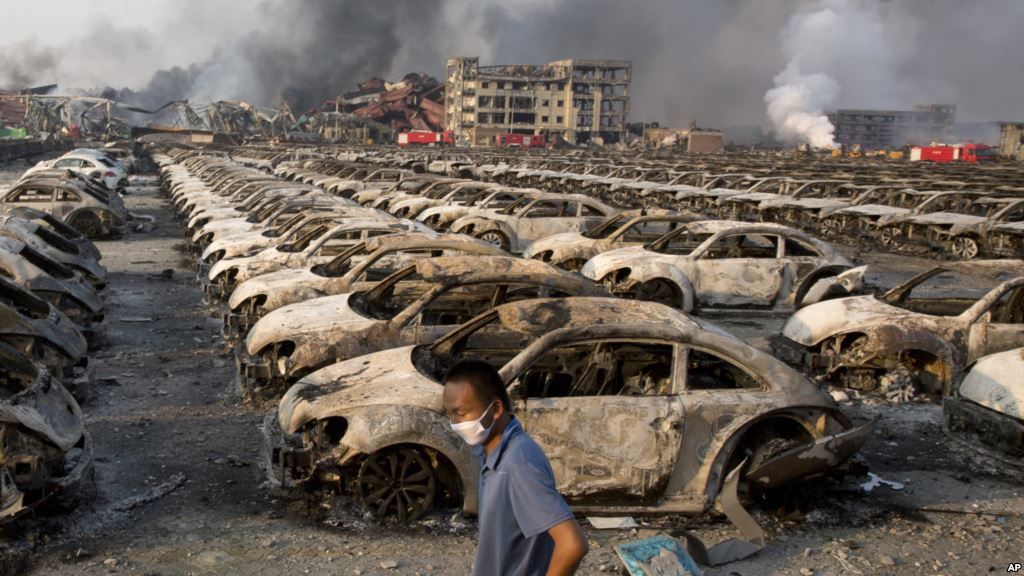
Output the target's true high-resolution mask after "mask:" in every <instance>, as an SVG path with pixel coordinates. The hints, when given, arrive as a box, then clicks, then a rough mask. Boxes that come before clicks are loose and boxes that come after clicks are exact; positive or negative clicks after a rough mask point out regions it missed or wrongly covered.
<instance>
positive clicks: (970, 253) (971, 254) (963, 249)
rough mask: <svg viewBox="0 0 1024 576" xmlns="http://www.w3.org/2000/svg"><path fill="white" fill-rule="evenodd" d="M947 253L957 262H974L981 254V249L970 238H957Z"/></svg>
mask: <svg viewBox="0 0 1024 576" xmlns="http://www.w3.org/2000/svg"><path fill="white" fill-rule="evenodd" d="M949 251H950V253H952V254H953V257H954V258H956V259H957V260H974V259H975V258H977V257H978V254H979V253H981V247H980V246H978V241H977V240H975V239H974V238H971V237H970V236H957V237H956V238H953V242H952V243H951V244H950V245H949Z"/></svg>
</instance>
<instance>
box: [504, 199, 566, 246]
mask: <svg viewBox="0 0 1024 576" xmlns="http://www.w3.org/2000/svg"><path fill="white" fill-rule="evenodd" d="M514 226H515V233H516V237H517V240H518V242H517V245H518V246H520V247H522V246H526V245H527V244H529V243H531V242H534V241H536V240H539V239H541V238H545V237H547V236H551V235H553V234H558V233H561V232H579V230H580V217H579V203H577V202H574V201H571V200H562V199H545V200H538V201H537V202H534V203H533V205H532V206H530V207H528V208H526V209H525V210H524V211H523V212H522V213H521V214H520V215H519V216H517V217H516V218H515V223H514Z"/></svg>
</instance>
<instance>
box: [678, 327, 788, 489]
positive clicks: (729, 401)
mask: <svg viewBox="0 0 1024 576" xmlns="http://www.w3.org/2000/svg"><path fill="white" fill-rule="evenodd" d="M680 355H681V361H680V364H681V365H682V366H683V369H682V374H681V376H682V381H681V386H680V389H681V390H682V395H681V397H680V398H681V401H682V403H683V410H684V412H685V413H686V421H685V422H684V428H683V445H682V447H681V449H680V455H681V458H680V461H679V463H678V465H677V470H676V472H675V474H673V476H672V480H671V482H670V483H669V486H668V488H667V490H668V492H669V493H670V494H702V493H703V492H704V488H705V484H706V474H705V472H706V471H707V469H708V466H709V465H710V463H711V462H712V461H713V459H714V457H715V454H716V453H717V451H718V450H719V449H720V448H721V446H722V444H723V443H724V442H726V441H727V440H728V439H729V436H730V434H731V432H732V431H733V430H734V429H735V427H736V426H737V425H741V424H742V423H743V422H745V421H746V420H745V419H744V415H746V414H750V413H751V412H752V411H755V410H760V409H761V407H763V406H768V405H771V404H772V403H773V402H774V401H777V398H773V394H777V393H773V392H771V391H770V389H769V387H768V385H767V383H765V382H763V381H762V380H761V379H760V378H758V377H757V376H755V375H754V374H753V372H751V371H749V370H746V369H745V368H743V367H742V366H740V365H739V364H737V363H736V362H734V361H732V360H730V359H728V358H726V357H724V356H722V355H721V354H719V353H717V352H715V351H712V350H707V349H703V348H699V347H696V346H687V347H686V348H684V349H683V350H682V351H681V354H680Z"/></svg>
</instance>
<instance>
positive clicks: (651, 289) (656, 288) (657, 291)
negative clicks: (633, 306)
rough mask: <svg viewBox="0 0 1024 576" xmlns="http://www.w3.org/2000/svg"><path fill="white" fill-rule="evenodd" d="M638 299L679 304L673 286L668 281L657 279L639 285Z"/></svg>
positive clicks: (673, 305)
mask: <svg viewBox="0 0 1024 576" xmlns="http://www.w3.org/2000/svg"><path fill="white" fill-rule="evenodd" d="M636 299H637V300H643V301H646V302H657V303H659V304H665V305H668V306H672V307H676V306H678V304H679V302H678V299H677V298H676V294H675V290H673V289H672V286H670V285H669V284H668V283H667V282H662V281H657V280H654V281H651V282H644V283H643V284H641V285H640V286H639V287H637V289H636Z"/></svg>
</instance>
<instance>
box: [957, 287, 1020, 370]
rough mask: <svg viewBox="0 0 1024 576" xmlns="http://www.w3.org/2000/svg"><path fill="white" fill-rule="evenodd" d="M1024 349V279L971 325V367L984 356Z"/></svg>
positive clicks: (969, 351)
mask: <svg viewBox="0 0 1024 576" xmlns="http://www.w3.org/2000/svg"><path fill="white" fill-rule="evenodd" d="M1021 346H1024V280H1022V281H1019V282H1017V283H1016V284H1010V285H1009V286H1006V285H1004V291H1003V293H1002V294H1000V295H999V297H998V298H997V299H996V300H995V301H994V302H993V303H992V305H991V306H989V307H988V309H986V310H985V311H984V312H982V313H981V314H980V315H979V316H978V318H977V319H976V320H974V321H973V322H971V325H970V333H969V336H968V350H967V364H968V365H970V364H973V363H974V361H975V360H977V359H979V358H981V357H982V356H988V355H989V354H995V353H996V352H1003V351H1005V350H1010V349H1013V348H1019V347H1021Z"/></svg>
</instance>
